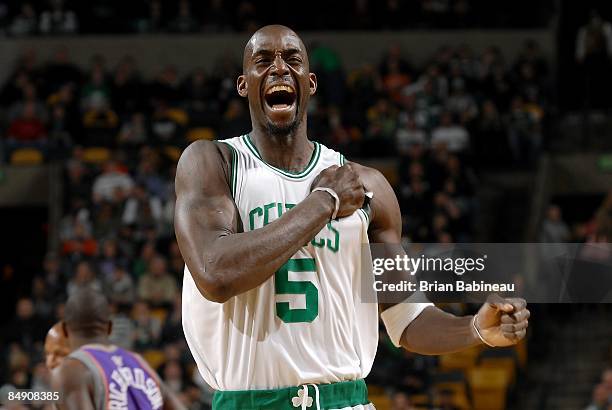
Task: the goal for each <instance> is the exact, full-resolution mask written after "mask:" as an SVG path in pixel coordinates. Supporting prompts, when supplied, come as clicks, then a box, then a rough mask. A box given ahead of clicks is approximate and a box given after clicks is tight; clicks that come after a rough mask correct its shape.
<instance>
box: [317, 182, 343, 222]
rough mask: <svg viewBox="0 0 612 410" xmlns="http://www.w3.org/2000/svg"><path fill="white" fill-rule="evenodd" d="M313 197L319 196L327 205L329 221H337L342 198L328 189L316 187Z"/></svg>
mask: <svg viewBox="0 0 612 410" xmlns="http://www.w3.org/2000/svg"><path fill="white" fill-rule="evenodd" d="M311 195H318V196H319V197H320V198H321V202H322V203H324V204H325V205H326V210H328V211H329V215H330V217H329V220H330V221H331V220H334V219H336V217H337V215H338V210H339V209H340V198H339V197H338V194H337V193H336V191H334V190H333V189H331V188H326V187H316V188H314V189H313V190H312V192H311Z"/></svg>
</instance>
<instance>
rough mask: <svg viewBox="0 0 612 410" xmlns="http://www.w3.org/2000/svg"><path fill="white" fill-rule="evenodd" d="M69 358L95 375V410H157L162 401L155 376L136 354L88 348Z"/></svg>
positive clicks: (108, 348) (94, 347) (100, 346)
mask: <svg viewBox="0 0 612 410" xmlns="http://www.w3.org/2000/svg"><path fill="white" fill-rule="evenodd" d="M68 357H70V358H73V359H76V360H79V361H80V362H81V363H83V364H84V365H85V366H86V367H87V368H88V369H89V371H90V372H91V373H92V375H93V379H94V405H95V408H96V410H158V409H161V408H162V407H163V404H164V403H163V397H162V393H161V390H160V387H159V383H158V381H157V377H156V375H154V374H152V373H151V371H149V369H148V367H147V366H145V365H144V364H143V362H142V360H141V359H140V358H138V357H137V356H136V355H135V354H134V353H132V352H129V351H127V350H124V349H121V348H120V347H117V346H112V345H107V346H105V345H93V344H92V345H85V346H82V347H81V348H80V349H78V350H76V351H74V352H72V353H71V354H70V355H69V356H68Z"/></svg>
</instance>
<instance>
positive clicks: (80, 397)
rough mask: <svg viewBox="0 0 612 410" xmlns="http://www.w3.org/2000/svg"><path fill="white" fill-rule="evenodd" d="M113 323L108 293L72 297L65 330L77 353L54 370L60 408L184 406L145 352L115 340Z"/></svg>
mask: <svg viewBox="0 0 612 410" xmlns="http://www.w3.org/2000/svg"><path fill="white" fill-rule="evenodd" d="M111 327H112V326H111V320H110V309H109V306H108V303H107V302H106V299H105V298H104V296H102V295H101V294H100V293H98V292H96V291H94V290H92V289H90V288H81V289H79V290H77V291H76V292H75V293H74V294H73V295H72V296H70V298H69V299H68V302H67V303H66V313H65V319H64V322H63V325H62V331H63V333H64V335H65V337H66V338H67V340H68V343H69V345H70V349H71V350H72V353H70V354H69V355H68V356H66V357H65V358H64V359H63V360H62V363H61V364H60V365H59V366H58V367H57V368H56V369H55V370H53V371H52V372H51V386H52V389H53V390H54V391H57V392H59V396H60V402H59V403H58V408H59V409H60V410H63V409H67V410H102V409H104V410H106V409H113V410H114V409H125V410H153V409H156V410H157V409H166V410H167V409H183V408H184V406H182V405H181V404H180V402H179V401H178V399H177V398H176V397H175V396H174V395H173V394H171V393H170V392H169V391H168V390H167V388H166V387H165V386H164V384H163V382H162V381H161V379H160V378H159V376H158V375H157V373H156V372H155V371H154V370H153V369H151V367H150V366H149V365H148V364H147V363H146V362H145V360H144V359H143V358H142V357H140V356H139V355H138V354H136V353H132V352H129V351H127V350H124V349H121V348H120V347H117V346H113V345H111V344H110V343H109V341H108V336H109V334H110V332H111Z"/></svg>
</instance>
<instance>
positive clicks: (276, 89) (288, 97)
mask: <svg viewBox="0 0 612 410" xmlns="http://www.w3.org/2000/svg"><path fill="white" fill-rule="evenodd" d="M264 100H265V101H266V105H267V106H268V107H269V108H270V109H271V110H273V111H283V110H288V109H290V108H293V105H294V104H295V102H296V100H297V94H296V92H295V89H294V88H293V87H291V86H289V85H273V86H272V87H270V88H268V89H267V90H266V93H265V94H264Z"/></svg>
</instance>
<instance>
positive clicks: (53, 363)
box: [45, 322, 70, 370]
mask: <svg viewBox="0 0 612 410" xmlns="http://www.w3.org/2000/svg"><path fill="white" fill-rule="evenodd" d="M69 354H70V346H69V344H68V340H67V339H66V338H65V337H64V332H63V331H62V322H57V323H56V324H54V325H53V326H52V327H51V329H49V331H48V332H47V337H46V338H45V365H46V366H47V369H49V370H53V369H55V368H56V367H57V366H59V365H60V363H61V362H62V360H63V359H64V357H66V356H68V355H69Z"/></svg>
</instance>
